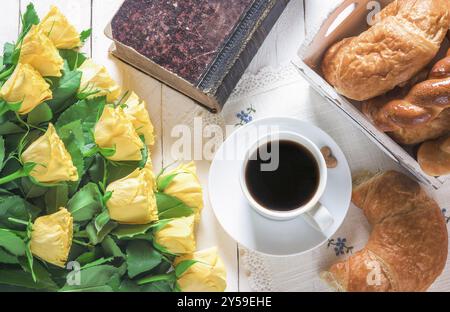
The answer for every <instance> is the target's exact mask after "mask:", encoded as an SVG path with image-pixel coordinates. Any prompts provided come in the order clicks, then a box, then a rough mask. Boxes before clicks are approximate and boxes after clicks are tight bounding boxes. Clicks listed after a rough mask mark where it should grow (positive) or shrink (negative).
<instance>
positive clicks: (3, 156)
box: [0, 136, 5, 171]
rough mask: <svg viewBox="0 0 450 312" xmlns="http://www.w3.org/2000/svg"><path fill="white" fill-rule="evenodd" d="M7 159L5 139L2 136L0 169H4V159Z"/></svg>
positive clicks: (0, 139) (0, 142) (0, 141)
mask: <svg viewBox="0 0 450 312" xmlns="http://www.w3.org/2000/svg"><path fill="white" fill-rule="evenodd" d="M4 160H5V140H4V139H3V137H2V136H0V171H1V170H2V169H3V161H4Z"/></svg>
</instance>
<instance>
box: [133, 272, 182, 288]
mask: <svg viewBox="0 0 450 312" xmlns="http://www.w3.org/2000/svg"><path fill="white" fill-rule="evenodd" d="M160 281H170V282H175V281H176V276H175V274H171V273H169V274H159V275H150V276H147V277H143V278H141V279H139V280H138V282H137V284H138V285H145V284H149V283H154V282H160Z"/></svg>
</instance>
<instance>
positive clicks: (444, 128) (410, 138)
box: [389, 109, 450, 145]
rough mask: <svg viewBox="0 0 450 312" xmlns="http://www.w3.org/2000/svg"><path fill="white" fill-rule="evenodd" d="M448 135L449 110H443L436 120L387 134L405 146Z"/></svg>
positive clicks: (449, 130) (449, 129)
mask: <svg viewBox="0 0 450 312" xmlns="http://www.w3.org/2000/svg"><path fill="white" fill-rule="evenodd" d="M447 133H450V109H446V110H444V111H443V112H442V113H441V114H440V115H439V116H438V117H437V118H436V119H434V120H433V121H431V122H429V123H425V124H423V125H420V126H417V127H412V128H398V129H397V130H394V131H392V132H390V133H389V135H390V136H391V137H392V138H393V139H394V141H396V142H398V143H400V144H405V145H416V144H419V143H423V142H425V141H428V140H435V139H437V138H440V137H442V136H444V135H446V134H447Z"/></svg>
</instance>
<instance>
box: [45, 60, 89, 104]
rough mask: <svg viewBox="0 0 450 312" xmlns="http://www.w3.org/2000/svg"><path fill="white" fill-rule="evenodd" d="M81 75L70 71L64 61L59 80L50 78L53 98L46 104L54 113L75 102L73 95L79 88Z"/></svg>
mask: <svg viewBox="0 0 450 312" xmlns="http://www.w3.org/2000/svg"><path fill="white" fill-rule="evenodd" d="M81 75H82V73H81V72H80V71H78V70H71V68H70V65H69V63H68V61H67V60H66V61H65V62H64V67H63V70H62V76H61V78H51V80H52V93H53V97H52V99H51V100H49V101H47V103H48V105H49V107H50V108H51V109H52V110H53V112H54V113H60V112H62V111H64V110H65V109H66V108H67V107H68V106H69V105H72V104H73V103H74V102H76V100H75V95H76V93H77V91H78V88H79V87H80V83H81ZM68 100H70V101H68Z"/></svg>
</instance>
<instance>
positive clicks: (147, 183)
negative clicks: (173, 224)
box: [106, 168, 158, 224]
mask: <svg viewBox="0 0 450 312" xmlns="http://www.w3.org/2000/svg"><path fill="white" fill-rule="evenodd" d="M153 184H154V178H153V173H152V172H151V171H150V170H148V169H145V168H144V169H136V170H135V171H134V172H132V173H131V174H130V175H128V176H127V177H125V178H122V179H120V180H117V181H115V182H112V183H111V184H110V185H108V187H107V188H106V191H107V192H112V196H111V198H110V199H109V200H108V201H107V202H106V207H107V208H108V210H109V215H110V217H111V219H112V220H114V221H117V222H119V223H122V224H148V223H150V222H152V221H157V220H158V209H157V207H156V198H155V193H154V190H153Z"/></svg>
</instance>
